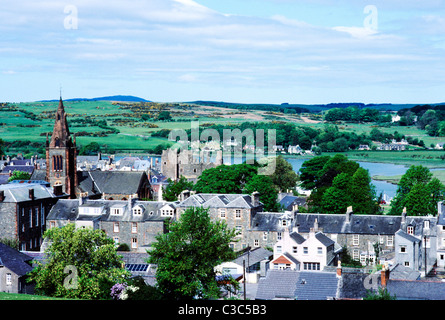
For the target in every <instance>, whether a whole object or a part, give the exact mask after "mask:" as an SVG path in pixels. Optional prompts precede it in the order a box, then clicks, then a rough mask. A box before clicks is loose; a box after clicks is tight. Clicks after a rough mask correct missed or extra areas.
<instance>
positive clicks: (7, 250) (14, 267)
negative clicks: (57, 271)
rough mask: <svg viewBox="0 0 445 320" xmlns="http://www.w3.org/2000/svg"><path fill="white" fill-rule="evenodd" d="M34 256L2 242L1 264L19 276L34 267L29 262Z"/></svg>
mask: <svg viewBox="0 0 445 320" xmlns="http://www.w3.org/2000/svg"><path fill="white" fill-rule="evenodd" d="M31 260H32V257H30V256H28V255H26V254H24V253H21V252H20V251H17V250H15V249H13V248H11V247H9V246H7V245H6V244H3V243H0V265H1V266H5V267H6V268H8V269H9V270H11V271H12V272H14V273H15V274H16V275H18V276H24V275H25V274H27V273H28V272H30V271H31V270H32V269H33V268H32V267H31V265H30V264H28V263H27V262H31Z"/></svg>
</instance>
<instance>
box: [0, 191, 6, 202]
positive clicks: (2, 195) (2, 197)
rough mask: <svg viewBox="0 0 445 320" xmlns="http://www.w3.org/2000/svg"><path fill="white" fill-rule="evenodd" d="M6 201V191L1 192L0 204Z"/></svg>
mask: <svg viewBox="0 0 445 320" xmlns="http://www.w3.org/2000/svg"><path fill="white" fill-rule="evenodd" d="M4 200H5V191H4V190H1V191H0V202H3V201H4Z"/></svg>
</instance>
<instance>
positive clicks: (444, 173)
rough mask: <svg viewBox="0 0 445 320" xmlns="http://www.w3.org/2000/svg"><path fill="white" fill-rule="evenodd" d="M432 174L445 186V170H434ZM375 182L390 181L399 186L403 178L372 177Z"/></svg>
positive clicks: (398, 176)
mask: <svg viewBox="0 0 445 320" xmlns="http://www.w3.org/2000/svg"><path fill="white" fill-rule="evenodd" d="M431 173H432V174H433V177H435V178H437V179H439V180H440V182H442V183H443V184H445V170H432V171H431ZM372 178H373V179H375V180H384V181H388V182H390V183H393V184H398V183H399V181H400V179H401V178H402V176H401V175H395V176H373V177H372Z"/></svg>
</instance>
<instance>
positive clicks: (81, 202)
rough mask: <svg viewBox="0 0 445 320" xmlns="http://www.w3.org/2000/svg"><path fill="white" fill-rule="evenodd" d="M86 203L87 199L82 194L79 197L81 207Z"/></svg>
mask: <svg viewBox="0 0 445 320" xmlns="http://www.w3.org/2000/svg"><path fill="white" fill-rule="evenodd" d="M84 203H85V198H84V197H83V195H82V194H80V195H79V206H81V205H83V204H84Z"/></svg>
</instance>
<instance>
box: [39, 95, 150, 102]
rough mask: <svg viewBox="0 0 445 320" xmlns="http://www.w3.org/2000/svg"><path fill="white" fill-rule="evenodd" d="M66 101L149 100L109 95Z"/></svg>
mask: <svg viewBox="0 0 445 320" xmlns="http://www.w3.org/2000/svg"><path fill="white" fill-rule="evenodd" d="M54 101H59V99H54V100H41V101H39V102H54ZM64 101H126V102H149V100H145V99H143V98H140V97H135V96H122V95H116V96H107V97H98V98H73V99H64Z"/></svg>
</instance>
